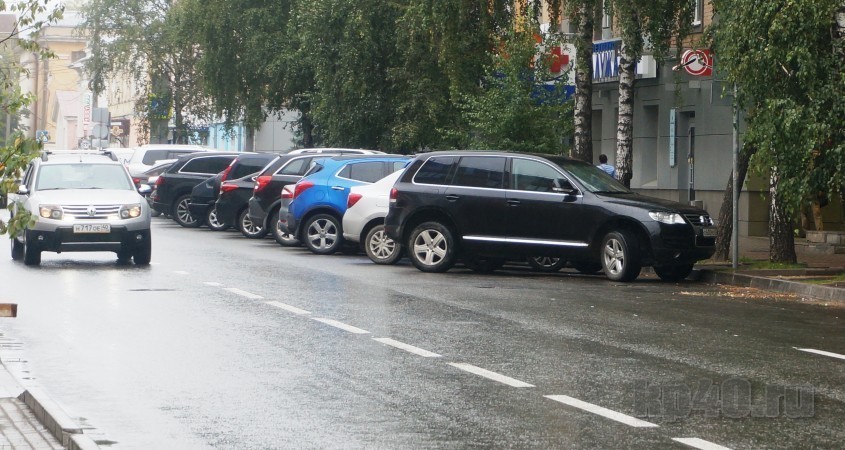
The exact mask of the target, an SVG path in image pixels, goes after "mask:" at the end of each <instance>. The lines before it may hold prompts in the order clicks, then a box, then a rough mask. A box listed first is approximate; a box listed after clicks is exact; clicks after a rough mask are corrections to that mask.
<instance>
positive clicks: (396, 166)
mask: <svg viewBox="0 0 845 450" xmlns="http://www.w3.org/2000/svg"><path fill="white" fill-rule="evenodd" d="M388 164H389V163H388ZM407 164H408V161H395V162H394V163H393V169H391V171H390V173H393V172H396V171H397V170H399V169H402V168H404V167H405V166H406V165H407Z"/></svg>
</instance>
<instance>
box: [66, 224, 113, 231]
mask: <svg viewBox="0 0 845 450" xmlns="http://www.w3.org/2000/svg"><path fill="white" fill-rule="evenodd" d="M73 232H74V233H111V225H109V224H107V223H90V224H89V223H86V224H81V225H74V226H73Z"/></svg>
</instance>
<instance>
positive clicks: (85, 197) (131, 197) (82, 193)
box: [34, 189, 143, 205]
mask: <svg viewBox="0 0 845 450" xmlns="http://www.w3.org/2000/svg"><path fill="white" fill-rule="evenodd" d="M34 199H35V200H37V201H38V203H39V204H53V205H105V204H114V205H118V204H128V203H140V202H142V201H143V197H141V195H140V194H138V192H137V191H135V190H123V189H122V190H113V189H57V190H55V191H40V192H37V193H36V195H35V198H34Z"/></svg>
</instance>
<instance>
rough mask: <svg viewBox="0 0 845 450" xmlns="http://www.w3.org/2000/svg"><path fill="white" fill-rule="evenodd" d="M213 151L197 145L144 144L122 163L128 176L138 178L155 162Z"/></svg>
mask: <svg viewBox="0 0 845 450" xmlns="http://www.w3.org/2000/svg"><path fill="white" fill-rule="evenodd" d="M213 151H215V150H214V149H211V148H207V147H202V146H199V145H187V144H185V145H182V144H145V145H142V146H140V147H137V148H135V149H134V152H133V153H132V156H131V157H129V159H126V160H125V161H123V162H124V163H125V164H126V167H128V168H129V174H130V175H132V176H133V177H137V176H139V175H140V174H141V173H143V172H144V171H146V170H148V169H150V168H152V167H153V166H154V165H155V164H156V162H157V161H162V160H165V159H177V158H179V157H180V156H184V155H187V154H190V153H197V152H213Z"/></svg>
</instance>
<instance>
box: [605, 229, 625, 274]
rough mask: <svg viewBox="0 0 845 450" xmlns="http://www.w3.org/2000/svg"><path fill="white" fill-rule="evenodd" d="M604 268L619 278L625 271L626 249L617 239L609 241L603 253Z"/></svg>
mask: <svg viewBox="0 0 845 450" xmlns="http://www.w3.org/2000/svg"><path fill="white" fill-rule="evenodd" d="M602 258H604V267H606V268H607V270H608V271H609V272H610V274H612V275H614V276H618V275H619V274H621V273H622V271H623V270H625V249H624V247H623V245H622V243H621V242H620V241H619V240H618V239H615V238H611V239H608V240H607V242H606V243H605V245H604V251H603V252H602Z"/></svg>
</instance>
